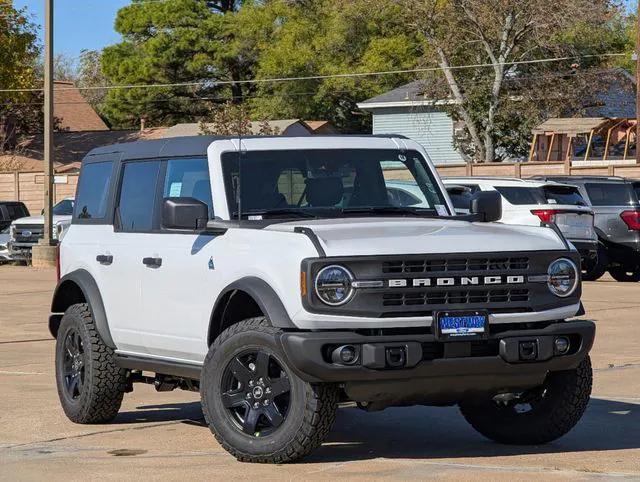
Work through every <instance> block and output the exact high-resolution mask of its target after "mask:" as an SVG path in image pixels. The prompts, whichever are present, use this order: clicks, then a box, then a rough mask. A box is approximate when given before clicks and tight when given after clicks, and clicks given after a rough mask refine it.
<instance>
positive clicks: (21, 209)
mask: <svg viewBox="0 0 640 482" xmlns="http://www.w3.org/2000/svg"><path fill="white" fill-rule="evenodd" d="M26 216H29V210H28V209H27V206H25V205H24V203H21V202H20V201H0V231H2V230H4V229H6V228H8V227H9V226H11V222H12V221H13V220H15V219H18V218H24V217H26Z"/></svg>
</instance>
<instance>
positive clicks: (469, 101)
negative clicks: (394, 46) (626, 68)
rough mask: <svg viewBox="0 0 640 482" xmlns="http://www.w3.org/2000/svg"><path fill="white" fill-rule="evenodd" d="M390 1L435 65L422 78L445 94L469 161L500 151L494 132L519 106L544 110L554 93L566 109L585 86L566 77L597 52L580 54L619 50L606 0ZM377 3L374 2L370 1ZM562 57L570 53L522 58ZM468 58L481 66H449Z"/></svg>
mask: <svg viewBox="0 0 640 482" xmlns="http://www.w3.org/2000/svg"><path fill="white" fill-rule="evenodd" d="M393 3H394V4H396V5H399V6H401V7H402V12H403V13H404V17H403V18H404V21H405V22H406V26H407V28H408V29H409V30H410V31H413V32H415V33H416V34H418V35H420V36H421V37H422V38H423V39H424V41H425V44H426V46H427V48H425V51H424V52H425V54H424V60H425V63H428V62H436V63H437V65H438V66H439V67H440V69H441V70H440V71H439V72H437V73H434V74H432V75H431V76H429V78H428V82H426V83H425V84H426V85H428V86H429V88H430V89H432V92H431V95H432V96H435V97H438V96H440V98H441V99H450V100H451V101H452V106H451V108H450V111H451V113H452V115H454V117H456V118H458V119H460V120H462V121H463V123H464V125H465V129H466V133H467V136H468V139H467V142H466V149H465V150H466V152H467V153H468V154H470V155H471V157H473V158H474V159H475V160H476V161H485V162H492V161H495V160H498V159H499V158H500V155H499V152H500V150H501V149H499V148H502V147H504V146H502V145H501V143H500V138H501V137H503V136H504V134H505V132H504V131H505V129H507V130H509V124H510V123H511V122H513V120H514V116H515V117H518V115H519V113H522V112H523V111H524V109H525V107H528V108H532V107H534V106H535V108H533V112H534V113H536V112H537V113H538V114H539V113H540V112H541V111H542V110H545V109H549V106H548V105H547V106H545V103H546V102H547V101H548V103H549V104H553V102H554V101H557V100H559V99H561V100H562V104H563V105H565V107H566V108H568V107H569V106H570V105H571V102H570V98H571V97H574V98H577V97H579V96H580V95H584V91H583V92H578V88H579V85H578V84H579V82H578V83H576V84H571V82H567V80H576V79H578V77H577V76H576V75H574V74H575V71H576V70H580V71H584V70H585V68H588V67H593V66H594V65H596V64H598V63H599V62H598V59H597V58H596V57H591V58H589V59H580V57H581V56H583V55H585V54H589V55H597V54H599V53H602V52H608V51H612V50H613V51H619V49H620V47H621V43H622V39H621V35H620V29H618V28H617V27H618V23H617V19H618V18H619V15H620V11H619V9H618V8H617V5H615V4H614V3H612V1H610V0H561V1H559V2H555V3H554V4H553V6H552V7H550V5H549V2H548V1H547V0H393ZM377 4H378V0H376V1H373V2H372V4H371V6H372V8H373V6H374V5H377ZM585 40H587V41H588V42H585ZM594 40H596V41H597V42H596V43H593V44H592V43H590V42H591V41H594ZM565 56H570V57H572V59H569V60H566V61H558V62H551V63H549V62H544V63H530V64H522V63H521V62H527V61H536V60H538V59H541V58H545V57H565ZM575 63H577V64H578V65H572V64H575ZM469 64H472V65H473V64H488V67H487V68H473V69H468V68H467V69H457V68H456V66H461V65H469ZM576 67H578V69H576ZM572 70H573V72H572ZM559 74H560V75H559ZM582 83H583V84H584V82H582ZM592 87H593V86H592ZM531 89H534V90H533V95H532V90H531ZM543 89H544V90H543ZM592 90H594V89H592ZM572 94H573V95H572ZM535 97H537V99H536V98H535ZM516 102H520V104H516ZM521 125H522V123H515V126H516V127H518V126H521ZM527 137H528V136H527Z"/></svg>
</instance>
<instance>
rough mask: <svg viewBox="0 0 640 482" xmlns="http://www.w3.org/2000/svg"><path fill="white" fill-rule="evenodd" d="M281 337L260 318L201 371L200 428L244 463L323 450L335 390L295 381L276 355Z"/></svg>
mask: <svg viewBox="0 0 640 482" xmlns="http://www.w3.org/2000/svg"><path fill="white" fill-rule="evenodd" d="M279 333H280V331H279V330H278V329H277V328H273V327H272V326H270V324H269V323H268V321H267V320H266V319H265V318H252V319H248V320H244V321H242V322H240V323H237V324H235V325H233V326H231V327H230V328H228V329H227V330H225V331H224V332H223V333H222V334H221V335H220V336H219V337H218V339H217V340H216V341H215V343H214V344H213V345H212V346H211V349H210V350H209V354H208V355H207V357H206V359H205V362H204V366H203V369H202V377H201V380H200V387H201V388H200V391H201V397H202V409H203V412H204V416H205V420H206V421H207V424H208V425H209V428H210V429H211V431H212V433H213V434H214V436H215V437H216V439H217V440H218V442H220V444H221V445H222V446H223V447H224V449H225V450H227V451H228V452H229V453H230V454H232V455H233V456H235V457H236V458H237V459H238V460H240V461H243V462H263V463H285V462H292V461H294V460H297V459H299V458H301V457H304V456H305V455H307V454H309V453H310V452H311V451H312V450H314V449H315V448H317V447H318V446H320V445H321V444H322V442H323V441H324V439H325V437H326V435H327V434H328V433H329V431H330V429H331V425H332V424H333V421H334V419H335V414H336V409H337V402H338V391H337V389H336V388H335V387H334V386H333V385H314V384H310V383H307V382H305V381H304V380H302V379H301V378H299V377H298V376H297V375H296V374H295V373H294V372H293V371H292V370H291V369H290V367H289V366H288V365H287V362H286V359H285V357H284V355H283V353H282V352H281V350H280V348H279V345H278V335H279Z"/></svg>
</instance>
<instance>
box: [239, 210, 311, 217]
mask: <svg viewBox="0 0 640 482" xmlns="http://www.w3.org/2000/svg"><path fill="white" fill-rule="evenodd" d="M242 215H243V216H281V215H292V216H296V217H300V218H317V217H318V216H317V215H315V214H313V213H310V212H307V211H302V210H300V209H294V208H279V209H265V210H263V211H249V212H247V211H243V212H242ZM236 216H237V214H236Z"/></svg>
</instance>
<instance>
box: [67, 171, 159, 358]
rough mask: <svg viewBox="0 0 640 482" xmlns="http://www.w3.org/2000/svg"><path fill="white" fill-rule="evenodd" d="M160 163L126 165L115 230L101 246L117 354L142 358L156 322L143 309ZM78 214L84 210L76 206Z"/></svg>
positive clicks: (104, 293)
mask: <svg viewBox="0 0 640 482" xmlns="http://www.w3.org/2000/svg"><path fill="white" fill-rule="evenodd" d="M160 168H161V161H160V160H157V159H150V160H135V161H124V162H122V164H121V169H120V173H119V181H120V187H119V191H118V193H117V194H116V196H115V197H116V201H115V219H114V226H113V229H111V230H110V232H108V233H104V236H103V238H102V239H101V241H100V249H99V253H98V254H99V255H100V256H101V261H99V262H98V263H99V264H100V276H101V280H102V283H101V285H100V291H101V294H102V296H103V299H104V305H105V309H106V310H107V318H108V320H109V328H110V330H111V335H112V337H113V340H114V342H115V344H116V346H117V347H118V349H119V350H120V351H124V352H130V353H142V354H144V353H146V352H147V348H146V347H147V345H148V344H149V343H148V342H149V338H148V332H149V331H150V330H152V329H153V325H154V320H153V319H151V317H150V316H149V315H148V313H145V312H144V311H143V310H142V301H141V298H142V284H143V280H142V278H143V274H144V273H145V270H147V269H152V268H149V267H148V266H145V265H144V264H143V260H144V258H147V257H156V256H158V253H157V252H156V249H155V248H154V246H153V241H154V237H155V236H156V234H154V231H155V232H157V231H158V229H159V224H160V223H159V219H160V213H159V212H158V211H157V209H156V206H157V202H156V197H157V193H158V183H159V178H160ZM79 209H82V207H81V206H79Z"/></svg>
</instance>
